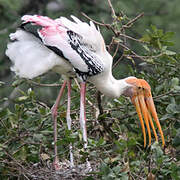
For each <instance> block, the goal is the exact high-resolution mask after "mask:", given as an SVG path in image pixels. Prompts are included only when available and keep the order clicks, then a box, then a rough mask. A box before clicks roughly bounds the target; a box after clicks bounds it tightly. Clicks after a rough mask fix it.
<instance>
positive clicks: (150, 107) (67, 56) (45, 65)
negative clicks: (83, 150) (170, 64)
mask: <svg viewBox="0 0 180 180" xmlns="http://www.w3.org/2000/svg"><path fill="white" fill-rule="evenodd" d="M72 18H73V20H74V22H72V21H70V20H68V19H66V18H64V17H60V18H58V19H55V20H52V19H50V18H48V17H43V16H37V15H34V16H30V15H25V16H23V17H22V21H23V22H22V25H21V26H20V28H19V29H18V30H17V31H16V32H15V33H13V34H10V39H11V41H12V42H11V43H9V44H8V49H7V50H6V54H7V56H8V57H9V58H10V59H11V61H12V62H13V67H12V70H13V71H15V73H16V74H17V75H19V76H20V77H23V78H28V79H32V78H34V77H37V76H39V75H42V74H44V73H46V72H47V71H49V70H53V71H55V72H57V73H59V74H62V75H64V76H65V77H66V78H67V79H69V78H71V77H77V78H78V79H79V80H80V82H81V85H82V86H81V91H80V92H81V100H80V123H81V127H82V130H83V137H84V141H86V142H87V133H86V127H85V126H86V123H85V110H84V108H85V107H84V106H85V83H86V82H87V81H89V82H91V83H93V84H94V85H95V86H96V88H97V89H98V90H99V91H101V92H102V93H103V94H105V95H107V96H110V97H119V96H120V95H125V96H129V97H130V98H131V100H132V102H133V104H134V105H135V107H136V110H137V113H138V116H139V118H140V122H141V125H142V129H143V135H144V145H146V138H145V130H144V129H145V128H144V123H143V118H142V114H143V116H144V120H145V124H146V127H147V129H148V135H149V144H150V141H151V132H150V128H149V123H150V125H151V127H152V129H153V132H154V135H155V138H156V140H157V135H156V131H155V128H154V125H153V123H152V118H151V115H152V116H153V118H154V120H155V122H156V124H157V127H158V129H159V131H160V134H161V137H162V140H163V144H164V137H163V133H162V130H161V126H160V124H159V121H158V118H157V114H156V110H155V107H154V103H153V100H152V96H151V89H150V86H149V85H148V84H147V82H146V81H144V80H141V79H137V78H135V77H128V78H125V79H121V80H116V79H115V78H114V77H113V75H112V61H113V59H112V56H111V55H110V54H109V53H108V51H107V50H106V46H105V43H104V39H103V37H102V35H101V33H100V31H99V30H97V29H96V27H95V25H94V24H93V23H92V22H90V25H89V24H87V23H85V22H82V21H80V20H79V19H77V18H76V17H74V16H72ZM67 82H68V92H69V94H68V97H70V89H71V88H70V81H69V80H68V81H67ZM65 85H66V82H65V83H64V84H63V87H62V88H61V91H60V94H59V98H58V99H57V102H56V104H55V107H56V108H55V110H54V111H53V112H54V115H55V114H56V110H57V105H58V103H59V99H60V97H61V95H62V92H63V90H64V87H65ZM68 102H69V103H68V110H67V113H68V115H67V120H68V121H69V125H70V124H71V120H70V100H68ZM54 119H56V118H54ZM54 124H55V126H56V123H54ZM68 127H69V128H70V126H68ZM55 131H56V127H55ZM55 136H56V135H55ZM54 141H56V137H55V139H54ZM56 151H57V150H56ZM56 151H55V154H56V155H57V152H56Z"/></svg>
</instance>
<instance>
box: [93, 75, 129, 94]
mask: <svg viewBox="0 0 180 180" xmlns="http://www.w3.org/2000/svg"><path fill="white" fill-rule="evenodd" d="M91 82H92V83H93V84H94V85H95V86H96V88H97V89H98V90H99V91H100V92H101V93H103V94H105V95H106V96H109V97H112V98H118V97H119V96H121V95H122V94H123V93H124V92H125V90H126V89H127V88H128V87H130V86H131V85H130V84H128V83H126V81H125V79H120V80H117V79H115V78H114V77H113V76H112V75H109V76H107V77H104V76H103V78H101V77H96V78H95V79H93V80H92V81H91Z"/></svg>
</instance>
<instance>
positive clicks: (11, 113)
mask: <svg viewBox="0 0 180 180" xmlns="http://www.w3.org/2000/svg"><path fill="white" fill-rule="evenodd" d="M13 2H14V3H15V6H12V3H11V1H10V0H7V1H3V0H2V1H0V7H1V10H2V11H1V14H2V15H3V20H4V21H2V24H1V28H3V31H1V32H0V33H2V32H4V35H3V36H2V37H1V40H2V42H3V48H2V50H3V51H2V52H4V49H5V47H6V43H7V35H8V34H9V32H11V31H12V29H14V25H13V27H11V25H10V24H11V23H12V22H14V21H16V20H15V19H16V18H18V19H19V17H20V15H21V12H23V9H22V4H21V3H20V1H17V2H15V1H13ZM23 2H24V1H23ZM23 2H22V3H23ZM37 2H38V3H37V4H36V5H39V6H36V7H38V8H39V9H38V11H37V12H36V13H38V12H39V11H40V10H42V6H41V4H40V2H39V1H37ZM79 2H81V1H79ZM93 2H95V1H93ZM112 2H114V1H112ZM116 2H117V3H116ZM116 2H114V7H115V11H116V14H115V15H113V19H112V22H110V24H108V25H107V24H104V25H103V26H102V27H100V28H101V29H102V32H103V33H104V35H105V37H106V36H108V37H107V42H109V45H108V49H109V51H110V53H111V54H112V55H113V56H114V61H115V62H114V67H113V72H114V74H115V76H116V77H118V78H119V77H123V73H124V74H126V76H128V75H134V76H136V77H138V78H143V79H146V80H147V81H148V82H149V83H150V85H151V87H152V92H153V96H154V101H155V105H156V108H157V111H158V116H159V119H160V122H161V125H162V128H163V131H164V134H165V139H166V146H165V148H164V149H163V148H162V147H161V142H160V143H159V144H158V143H154V144H152V145H151V147H147V148H144V147H143V138H142V133H141V129H140V125H139V121H138V118H137V117H136V116H135V112H134V111H135V110H134V107H133V106H132V105H131V103H130V102H129V101H128V100H127V99H125V98H124V97H120V98H118V99H114V100H110V99H107V98H106V97H104V96H101V95H99V93H98V92H97V91H96V89H95V88H94V87H93V86H92V85H91V84H89V85H88V87H87V88H88V90H89V91H88V93H87V100H88V102H87V130H88V137H89V139H88V148H87V150H86V151H85V150H84V149H83V140H82V134H81V131H80V130H79V129H80V128H79V122H78V117H79V90H78V86H77V84H76V83H74V84H73V92H72V105H71V109H72V114H71V117H72V119H73V128H72V130H71V131H68V130H67V125H66V97H65V96H66V95H65V96H64V98H63V99H62V101H61V105H60V107H59V114H58V137H59V139H58V142H57V145H58V153H59V157H60V159H61V161H62V162H64V161H66V160H67V159H69V149H68V148H67V147H68V146H69V144H70V143H72V144H73V152H74V155H75V161H76V162H75V163H76V164H83V163H84V162H85V161H86V158H87V157H88V158H89V159H90V161H91V162H92V164H96V166H97V168H95V169H94V171H93V172H91V173H89V174H88V175H87V176H86V179H104V180H111V179H125V180H126V179H146V178H150V177H151V179H152V177H156V178H157V179H163V180H166V179H167V180H169V179H173V180H178V179H179V178H180V168H179V167H180V103H179V102H180V82H179V81H180V63H179V62H180V54H179V53H177V52H176V50H174V49H176V48H174V41H175V40H174V32H169V31H168V32H166V31H165V30H162V29H159V28H157V27H156V26H155V25H151V26H150V27H149V28H148V29H147V30H146V32H144V34H143V33H142V32H141V33H140V34H138V37H139V38H134V37H136V36H132V32H131V30H132V31H133V28H134V27H139V23H140V24H141V22H142V21H143V20H142V21H141V20H139V21H138V22H137V26H136V24H135V20H136V19H135V18H134V17H131V16H130V17H129V16H128V15H127V14H124V13H123V12H122V11H121V10H122V9H126V11H127V12H128V13H129V12H131V10H132V9H133V7H132V3H130V2H127V1H126V2H127V4H126V3H125V2H124V1H123V0H122V1H116ZM66 3H67V4H66V6H68V7H70V4H71V3H73V4H74V5H77V8H78V7H80V9H81V8H82V7H83V8H85V9H86V8H87V9H86V13H87V14H89V15H91V17H92V18H93V19H95V20H98V19H101V15H102V14H103V15H104V14H105V15H104V16H103V17H104V19H105V20H108V21H110V16H109V11H108V13H107V12H106V11H105V12H104V11H102V7H103V6H100V5H99V4H97V7H96V8H92V6H93V3H90V4H89V1H84V2H83V3H82V2H81V3H82V6H78V4H76V3H74V1H67V2H66ZM106 3H107V2H106ZM106 3H105V4H106ZM143 3H145V2H142V4H141V8H142V6H143ZM161 3H162V1H160V0H159V1H157V2H156V3H155V2H153V3H152V4H151V6H154V4H161ZM119 4H120V5H119ZM167 4H169V3H167ZM23 5H24V4H23ZM121 5H122V6H121ZM120 7H121V8H120ZM143 7H144V6H143ZM71 8H72V7H71ZM145 8H148V7H147V6H145ZM100 9H101V11H100ZM103 9H104V8H103ZM6 10H8V11H7V12H10V14H11V16H9V15H8V14H7V12H6ZM43 10H44V9H43ZM29 11H30V10H29ZM72 11H73V12H74V13H75V15H76V13H77V10H74V9H72ZM98 11H100V13H99V14H98V15H97V12H98ZM30 12H33V10H31V11H30ZM40 12H41V11H40ZM43 12H44V11H43ZM84 12H85V11H84ZM46 13H47V15H50V16H52V17H55V16H56V15H58V13H57V12H55V13H52V12H50V11H47V12H46ZM56 13H57V14H56ZM13 14H15V15H14V16H12V15H13ZM42 14H43V13H42ZM65 14H68V15H69V11H68V10H66V11H65ZM145 15H146V14H145ZM132 20H134V21H132ZM7 21H10V22H9V23H8V24H9V25H8V26H10V28H8V29H4V28H5V27H6V25H7ZM129 21H130V22H132V23H129ZM152 22H157V19H155V18H152V19H151V24H152ZM128 23H129V24H128ZM143 23H144V24H146V23H147V22H146V23H145V22H144V21H143ZM134 24H135V25H134ZM153 24H154V23H153ZM133 25H134V26H133ZM144 26H145V25H144ZM106 27H108V29H107V28H106ZM142 27H143V26H142V25H141V28H142ZM144 29H145V28H144ZM163 29H164V28H163ZM134 32H135V34H136V31H134ZM127 34H128V36H127ZM129 36H130V38H129ZM132 40H133V43H131V41H132ZM127 42H128V43H127ZM134 47H135V48H134ZM116 49H117V50H116ZM137 53H138V54H137ZM1 57H4V54H1ZM0 63H1V64H3V67H6V68H2V67H1V68H2V69H3V70H2V71H1V73H0V74H1V76H3V77H5V75H4V74H8V75H9V74H10V72H9V65H8V63H7V61H6V62H3V63H2V62H0ZM127 65H128V68H124V67H125V66H127ZM52 75H53V78H52ZM6 78H7V79H8V80H6ZM6 78H3V80H1V81H0V88H1V94H0V95H1V97H2V98H1V99H0V103H1V108H0V178H1V179H11V178H12V179H13V177H14V179H16V178H19V179H20V178H21V179H28V177H29V178H33V176H32V175H33V173H35V172H36V171H37V170H39V169H40V167H41V168H47V167H48V164H49V163H52V160H53V155H54V153H53V125H52V120H51V107H52V104H53V102H54V97H55V96H53V95H54V94H55V95H56V94H57V93H58V89H59V87H58V86H60V84H61V83H62V82H61V80H59V77H58V76H56V75H54V74H52V73H50V74H47V75H45V76H42V77H39V78H36V79H35V80H33V81H30V80H24V79H14V82H12V80H9V79H12V76H10V75H9V76H6ZM8 81H9V82H8ZM55 82H56V83H57V84H52V83H55ZM45 83H46V84H45ZM47 83H48V84H47ZM10 84H12V87H11V88H9V87H8V86H9V85H10ZM51 86H54V87H51ZM9 94H10V95H9ZM98 96H100V99H101V102H100V101H99V99H98V98H97V97H98ZM47 97H48V98H47ZM92 104H93V105H94V106H93V105H92ZM98 108H99V109H100V111H101V113H100V115H99V116H98V119H97V117H96V114H97V109H98ZM101 108H102V109H101ZM39 166H40V167H39ZM30 172H31V173H30ZM46 172H48V173H49V172H51V169H50V170H49V171H47V169H46ZM43 173H44V174H45V171H44V172H43ZM48 173H47V174H48ZM48 175H49V174H48ZM47 177H48V176H47ZM47 177H46V178H44V179H48V178H47ZM34 178H35V177H34ZM84 179H85V177H84Z"/></svg>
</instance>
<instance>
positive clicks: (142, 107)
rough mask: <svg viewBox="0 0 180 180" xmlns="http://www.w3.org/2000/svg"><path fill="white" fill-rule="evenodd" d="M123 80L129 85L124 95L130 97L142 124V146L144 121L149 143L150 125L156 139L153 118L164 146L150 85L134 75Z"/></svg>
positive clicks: (144, 134)
mask: <svg viewBox="0 0 180 180" xmlns="http://www.w3.org/2000/svg"><path fill="white" fill-rule="evenodd" d="M125 81H126V83H128V84H129V85H130V86H129V87H128V88H127V89H126V90H125V92H124V95H125V96H128V97H130V98H131V101H132V103H133V104H134V106H135V108H136V111H137V114H138V116H139V120H140V123H141V126H142V132H143V136H144V146H146V133H145V126H144V121H145V125H146V128H147V132H148V136H149V145H150V144H151V130H150V127H151V128H152V130H153V133H154V136H155V139H156V141H158V137H157V134H156V130H155V127H154V123H153V119H154V121H155V123H156V126H157V128H158V129H159V132H160V135H161V138H162V146H164V144H165V141H164V135H163V132H162V129H161V125H160V123H159V119H158V116H157V112H156V108H155V106H154V101H153V98H152V95H151V87H150V86H149V84H148V83H147V82H146V81H145V80H144V79H137V78H135V77H129V78H126V79H125ZM143 119H144V121H143ZM149 124H150V125H149Z"/></svg>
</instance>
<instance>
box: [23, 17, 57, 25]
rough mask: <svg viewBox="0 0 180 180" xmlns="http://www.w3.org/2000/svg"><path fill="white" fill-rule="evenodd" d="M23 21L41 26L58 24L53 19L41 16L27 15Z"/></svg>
mask: <svg viewBox="0 0 180 180" xmlns="http://www.w3.org/2000/svg"><path fill="white" fill-rule="evenodd" d="M21 20H22V21H25V22H34V23H36V24H38V25H41V26H57V25H58V24H57V23H56V21H54V20H53V19H51V18H49V17H46V16H39V15H33V16H31V15H25V16H23V17H22V18H21Z"/></svg>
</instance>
